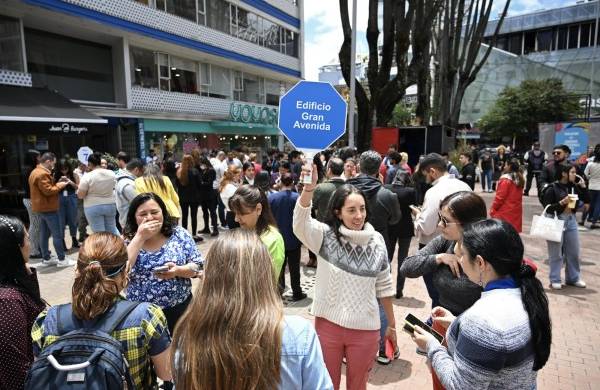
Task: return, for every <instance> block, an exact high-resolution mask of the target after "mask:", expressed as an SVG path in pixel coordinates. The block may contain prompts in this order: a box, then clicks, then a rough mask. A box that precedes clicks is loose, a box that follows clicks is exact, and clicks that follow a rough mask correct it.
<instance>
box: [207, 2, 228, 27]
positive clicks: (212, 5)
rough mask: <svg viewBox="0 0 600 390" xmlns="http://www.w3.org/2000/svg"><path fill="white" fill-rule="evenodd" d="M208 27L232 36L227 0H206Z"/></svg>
mask: <svg viewBox="0 0 600 390" xmlns="http://www.w3.org/2000/svg"><path fill="white" fill-rule="evenodd" d="M206 8H207V10H206V25H207V26H208V27H210V28H214V29H215V30H219V31H222V32H224V33H227V34H231V21H230V10H229V3H228V2H226V1H225V0H206Z"/></svg>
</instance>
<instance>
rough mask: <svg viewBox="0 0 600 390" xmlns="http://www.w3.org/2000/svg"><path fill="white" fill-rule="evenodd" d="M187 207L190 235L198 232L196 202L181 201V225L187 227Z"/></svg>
mask: <svg viewBox="0 0 600 390" xmlns="http://www.w3.org/2000/svg"><path fill="white" fill-rule="evenodd" d="M188 209H189V210H190V217H191V218H192V236H195V235H196V233H197V232H198V203H196V202H194V203H188V202H181V226H182V227H183V228H184V229H187V225H188Z"/></svg>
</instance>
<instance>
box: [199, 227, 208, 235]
mask: <svg viewBox="0 0 600 390" xmlns="http://www.w3.org/2000/svg"><path fill="white" fill-rule="evenodd" d="M200 234H210V229H209V228H206V229H202V230H201V231H200Z"/></svg>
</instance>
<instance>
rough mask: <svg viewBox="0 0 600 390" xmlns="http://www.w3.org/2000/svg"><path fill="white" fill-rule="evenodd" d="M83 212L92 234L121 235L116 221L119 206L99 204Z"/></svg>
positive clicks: (86, 208)
mask: <svg viewBox="0 0 600 390" xmlns="http://www.w3.org/2000/svg"><path fill="white" fill-rule="evenodd" d="M83 211H84V212H85V217H86V218H87V220H88V223H89V224H90V228H91V229H92V232H94V233H98V232H109V233H113V234H116V235H119V231H118V230H117V221H116V217H117V206H116V205H115V204H99V205H96V206H90V207H85V208H84V209H83Z"/></svg>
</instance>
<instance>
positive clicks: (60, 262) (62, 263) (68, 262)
mask: <svg viewBox="0 0 600 390" xmlns="http://www.w3.org/2000/svg"><path fill="white" fill-rule="evenodd" d="M74 265H75V261H74V260H71V259H69V258H65V259H64V260H58V261H57V262H56V266H57V267H59V268H63V267H72V266H74Z"/></svg>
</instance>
